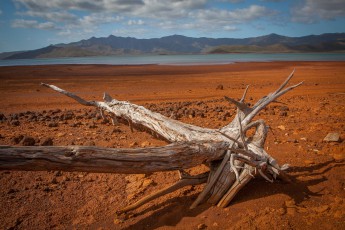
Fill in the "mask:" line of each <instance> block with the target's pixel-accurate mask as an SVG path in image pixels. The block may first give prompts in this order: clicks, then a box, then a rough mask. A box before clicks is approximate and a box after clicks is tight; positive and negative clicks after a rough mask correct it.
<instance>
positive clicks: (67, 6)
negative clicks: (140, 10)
mask: <svg viewBox="0 0 345 230" xmlns="http://www.w3.org/2000/svg"><path fill="white" fill-rule="evenodd" d="M14 1H15V2H17V3H19V4H21V5H24V6H25V7H26V8H28V9H30V10H32V11H51V10H56V9H64V10H84V11H91V12H99V11H113V12H119V11H123V10H129V9H130V8H131V7H133V6H140V5H143V2H142V1H141V0H128V1H126V0H97V1H96V0H49V1H47V0H14Z"/></svg>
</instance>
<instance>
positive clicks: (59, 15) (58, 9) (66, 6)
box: [0, 0, 345, 52]
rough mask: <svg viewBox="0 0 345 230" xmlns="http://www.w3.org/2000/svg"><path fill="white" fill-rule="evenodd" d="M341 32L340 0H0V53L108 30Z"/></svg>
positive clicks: (343, 6) (344, 15) (239, 34)
mask: <svg viewBox="0 0 345 230" xmlns="http://www.w3.org/2000/svg"><path fill="white" fill-rule="evenodd" d="M334 32H345V0H257V1H251V0H215V1H205V0H1V1H0V35H1V36H0V52H7V51H17V50H30V49H36V48H42V47H45V46H47V45H50V44H58V43H69V42H73V41H79V40H81V39H88V38H90V37H92V36H95V37H107V36H109V35H111V34H112V35H115V36H124V37H136V38H157V37H163V36H168V35H173V34H181V35H185V36H190V37H213V38H219V37H232V38H244V37H255V36H261V35H266V34H270V33H277V34H281V35H285V36H292V37H299V36H304V35H309V34H322V33H334Z"/></svg>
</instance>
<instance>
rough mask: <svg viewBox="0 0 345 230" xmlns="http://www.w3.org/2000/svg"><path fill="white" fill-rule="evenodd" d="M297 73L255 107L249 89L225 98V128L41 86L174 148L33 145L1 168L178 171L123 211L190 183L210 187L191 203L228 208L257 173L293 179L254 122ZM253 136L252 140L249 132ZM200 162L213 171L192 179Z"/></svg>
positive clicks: (8, 149) (1, 160) (6, 155)
mask: <svg viewBox="0 0 345 230" xmlns="http://www.w3.org/2000/svg"><path fill="white" fill-rule="evenodd" d="M293 74H294V71H293V72H292V73H291V74H290V76H289V77H288V78H287V79H286V80H285V82H283V83H282V85H281V86H280V87H279V88H278V89H277V90H276V91H274V92H272V93H270V94H269V95H267V96H264V97H263V98H261V99H260V100H259V101H258V102H257V103H256V104H255V105H254V106H253V107H249V106H247V104H246V103H245V102H244V100H245V96H246V93H247V89H248V87H247V88H246V90H245V92H244V94H243V96H242V98H241V100H240V101H236V100H234V99H232V98H229V97H225V99H226V100H227V101H229V102H230V103H233V104H235V105H236V106H237V114H236V116H235V118H234V120H233V121H232V122H231V123H230V124H228V125H226V126H224V127H222V128H220V129H208V128H202V127H198V126H195V125H190V124H186V123H182V122H180V121H177V120H174V119H170V118H168V117H165V116H163V115H161V114H159V113H155V112H152V111H150V110H148V109H146V108H144V107H142V106H138V105H135V104H132V103H129V102H127V101H118V100H116V99H113V98H111V97H110V96H109V95H108V94H106V93H105V94H104V98H103V99H104V101H103V102H101V101H86V100H84V99H82V98H80V97H79V96H77V95H75V94H73V93H70V92H68V91H65V90H63V89H60V88H58V87H56V86H54V85H48V84H45V83H42V85H43V86H45V87H48V88H51V89H53V90H55V91H57V92H59V93H62V94H64V95H66V96H68V97H71V98H73V99H74V100H76V101H77V102H79V103H80V104H82V105H85V106H94V107H97V108H98V109H99V110H100V111H101V115H102V116H103V118H106V117H108V118H111V119H112V121H113V122H114V123H115V122H117V120H118V119H121V120H122V121H126V122H128V124H129V125H130V127H131V128H132V127H133V126H137V125H139V126H143V127H145V128H146V129H147V130H149V131H150V132H151V133H152V134H153V135H156V136H158V137H160V138H163V139H165V140H166V141H168V142H170V143H171V144H169V145H167V146H163V147H152V148H134V149H114V148H101V147H94V146H49V147H48V146H32V147H13V146H1V147H0V169H2V170H30V171H36V170H62V171H85V172H110V173H128V174H135V173H150V172H157V171H167V170H178V171H179V173H180V180H179V181H178V182H176V183H175V184H174V185H172V186H170V187H168V188H165V189H162V190H160V191H157V192H155V193H154V194H151V195H149V196H147V197H144V198H143V199H141V200H139V201H138V202H136V203H135V204H133V205H130V206H128V207H125V208H123V209H122V210H120V211H118V213H124V212H128V211H130V210H133V209H135V208H138V207H139V206H141V205H143V204H145V203H147V202H149V201H151V200H153V199H155V198H157V197H159V196H162V195H164V194H167V193H170V192H173V191H175V190H177V189H180V188H182V187H184V186H187V185H196V184H202V183H206V185H205V187H204V189H203V191H202V192H201V193H200V194H199V196H198V197H197V199H196V200H195V201H194V203H193V204H192V206H191V208H194V207H196V206H197V205H198V204H200V203H201V202H206V201H207V202H209V203H211V204H214V205H217V206H219V207H226V206H228V205H229V203H230V202H231V200H232V199H233V198H234V196H235V195H236V194H237V193H238V191H240V189H241V188H243V187H244V186H245V185H246V184H247V183H248V182H249V181H250V180H251V179H252V178H253V177H254V176H255V175H261V176H262V177H263V178H265V179H266V180H268V181H270V182H273V180H274V179H276V178H281V179H283V180H286V181H289V178H288V176H287V174H286V173H284V170H286V169H287V168H288V165H283V166H279V164H278V163H277V162H276V160H275V159H274V158H273V157H271V156H270V155H269V154H268V153H267V152H266V151H265V150H264V144H265V140H266V136H267V132H268V127H267V126H266V124H265V122H264V121H263V120H256V121H253V118H254V117H255V116H256V115H257V114H258V113H259V112H260V111H261V110H262V109H264V108H265V107H266V106H267V105H268V104H270V103H271V102H275V101H276V100H277V98H278V97H280V96H282V95H283V94H285V93H287V92H288V91H290V90H292V89H294V88H296V87H297V86H299V85H301V84H302V82H301V83H299V84H296V85H293V86H290V87H286V86H287V84H288V82H289V81H290V79H291V78H292V76H293ZM252 128H253V129H255V131H254V135H252V136H250V137H247V136H246V133H247V131H248V130H249V129H252ZM200 164H206V165H207V166H209V169H210V170H209V172H206V173H204V174H200V175H195V176H191V175H189V174H187V173H186V172H185V171H184V169H188V168H191V167H194V166H197V165H200Z"/></svg>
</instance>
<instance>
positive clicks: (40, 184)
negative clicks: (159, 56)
mask: <svg viewBox="0 0 345 230" xmlns="http://www.w3.org/2000/svg"><path fill="white" fill-rule="evenodd" d="M293 68H296V73H295V77H294V78H293V79H292V81H291V84H294V83H298V82H300V81H304V84H303V85H302V86H300V87H299V88H297V89H295V90H293V91H291V92H289V93H288V94H286V95H284V96H283V97H282V98H281V99H280V101H281V102H283V103H285V105H284V104H277V103H275V104H271V105H269V106H268V108H267V109H266V110H264V111H262V113H260V115H259V116H258V117H257V118H256V119H258V118H262V119H265V121H266V123H267V124H268V125H269V126H270V127H271V129H272V132H269V136H268V139H267V141H266V148H267V149H268V150H267V151H268V152H269V153H270V154H271V155H272V156H274V157H275V158H276V159H277V160H278V161H279V162H280V163H289V164H290V165H291V169H290V170H289V174H290V175H291V176H292V177H294V178H295V179H296V182H295V183H292V184H284V183H281V182H279V181H278V182H275V183H272V184H271V183H268V182H266V181H264V180H263V179H262V178H260V177H258V178H256V179H254V180H252V181H251V182H250V183H249V184H248V185H247V186H246V187H245V188H243V190H241V191H240V193H239V194H238V195H237V196H236V198H235V199H234V200H233V202H232V203H231V205H230V206H229V207H228V208H225V209H222V208H217V207H214V206H211V205H209V204H202V205H200V206H199V207H197V208H196V209H194V210H189V206H190V205H191V203H192V202H193V200H195V198H196V197H197V195H198V194H199V193H200V192H201V190H202V187H203V185H201V186H195V187H190V186H189V187H185V188H184V189H181V190H178V191H176V192H174V193H171V194H169V195H166V196H164V197H161V198H159V199H156V200H154V201H152V202H150V203H148V204H146V205H144V206H143V207H141V208H139V209H137V210H135V211H133V212H132V213H131V215H129V216H128V218H127V219H126V220H122V219H117V218H116V217H115V211H116V210H118V209H120V208H121V207H124V206H126V205H128V204H131V203H133V202H135V201H136V200H138V199H140V198H141V197H143V196H144V195H147V194H150V193H152V192H154V191H156V190H158V189H161V188H163V187H166V186H168V185H170V184H172V183H174V182H175V181H176V180H177V179H178V176H177V173H176V172H164V173H162V172H159V173H154V174H152V175H146V176H145V175H134V176H133V175H132V176H127V175H119V174H96V173H69V172H56V171H51V172H21V171H18V172H14V171H13V172H12V171H0V184H1V187H0V206H1V209H0V228H1V229H51V228H57V229H198V228H199V229H206V228H207V229H344V228H345V174H344V170H345V151H344V145H345V142H344V141H343V140H344V139H345V102H344V101H345V63H344V62H271V63H237V64H231V65H218V66H156V65H146V66H105V65H59V66H58V65H56V66H31V67H30V66H28V67H0V93H1V97H0V107H1V110H0V145H22V144H23V142H20V139H21V138H20V135H23V136H29V137H32V138H33V140H34V142H35V145H41V144H42V143H43V142H44V141H45V140H46V139H47V138H49V137H50V138H52V141H53V145H71V144H76V145H98V146H106V147H137V146H155V145H165V144H166V143H165V142H163V141H161V140H157V139H154V138H153V137H151V136H150V135H149V134H147V133H145V132H141V131H137V130H135V131H134V133H131V131H130V129H129V128H128V127H127V126H126V125H123V124H120V125H118V126H115V127H114V126H112V125H111V124H109V123H105V122H103V121H102V119H99V116H98V114H97V113H96V111H95V110H94V109H93V108H88V107H84V106H81V105H79V104H78V103H76V102H75V101H73V100H72V99H70V98H67V97H65V96H63V95H61V94H58V93H56V92H53V91H52V90H50V89H47V88H44V87H42V86H40V85H39V83H40V82H46V83H49V84H54V85H57V86H59V87H61V88H63V89H66V90H68V91H72V92H75V93H77V94H78V95H80V96H81V97H83V98H85V99H88V100H102V94H103V92H107V93H109V94H110V95H111V96H112V97H114V98H116V99H119V100H129V101H131V102H133V103H136V104H140V105H144V106H146V107H147V108H150V109H152V110H154V111H158V112H161V113H163V114H165V115H167V116H170V115H171V113H172V112H176V113H177V114H179V118H178V119H179V120H181V121H183V122H186V123H191V124H195V125H199V126H202V127H210V128H219V127H221V126H224V125H226V124H228V123H229V122H230V121H231V120H232V119H233V117H234V114H235V112H236V110H235V108H234V106H233V105H229V104H228V103H227V102H225V101H224V99H223V97H224V96H225V95H226V96H229V97H233V98H239V97H241V95H242V93H243V90H244V89H245V86H246V85H250V88H249V91H248V96H247V97H248V98H247V102H249V103H251V104H254V103H255V102H256V101H257V100H258V99H260V98H261V97H262V96H264V95H266V94H267V93H269V92H272V91H273V90H275V89H276V88H277V87H278V86H279V84H280V83H281V82H282V81H283V80H284V79H285V77H286V76H287V75H289V74H290V72H291V71H292V70H293ZM220 84H221V85H223V87H224V89H223V90H217V89H216V88H217V86H218V85H220ZM186 102H188V103H186ZM201 102H203V103H201ZM201 104H202V105H203V106H202V105H201ZM204 105H207V106H208V109H207V110H205V106H204ZM286 107H287V108H286ZM185 108H187V110H185V112H181V110H184V109H185ZM57 109H60V111H59V110H57ZM178 109H179V110H178ZM44 110H45V111H44ZM193 111H194V112H195V116H194V115H191V114H192V113H193ZM227 112H229V113H228V114H227ZM1 114H4V115H5V117H6V118H7V120H3V121H2V122H1V120H2V118H1ZM97 117H98V118H97ZM330 132H336V133H339V134H340V138H341V140H340V141H339V142H324V141H323V138H324V137H325V136H326V135H327V134H328V133H330ZM202 170H204V168H203V167H201V166H200V167H196V168H193V169H191V172H193V173H197V172H200V171H202Z"/></svg>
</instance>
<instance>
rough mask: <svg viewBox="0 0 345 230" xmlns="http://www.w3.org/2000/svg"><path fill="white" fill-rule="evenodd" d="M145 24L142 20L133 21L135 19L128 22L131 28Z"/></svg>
mask: <svg viewBox="0 0 345 230" xmlns="http://www.w3.org/2000/svg"><path fill="white" fill-rule="evenodd" d="M144 24H145V23H144V21H143V20H141V19H139V20H133V19H131V20H128V22H127V25H129V26H133V25H144Z"/></svg>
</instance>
